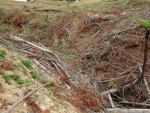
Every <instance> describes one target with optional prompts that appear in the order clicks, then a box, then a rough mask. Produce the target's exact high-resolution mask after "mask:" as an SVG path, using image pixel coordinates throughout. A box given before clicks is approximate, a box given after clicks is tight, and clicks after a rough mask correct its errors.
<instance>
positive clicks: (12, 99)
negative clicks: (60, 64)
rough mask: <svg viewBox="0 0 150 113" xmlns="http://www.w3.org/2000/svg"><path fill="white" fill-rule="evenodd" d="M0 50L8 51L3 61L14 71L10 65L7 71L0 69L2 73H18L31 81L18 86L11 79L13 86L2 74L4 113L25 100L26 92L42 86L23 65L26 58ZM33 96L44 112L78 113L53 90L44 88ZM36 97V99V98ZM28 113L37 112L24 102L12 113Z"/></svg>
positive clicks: (0, 111)
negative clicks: (47, 110) (56, 95)
mask: <svg viewBox="0 0 150 113" xmlns="http://www.w3.org/2000/svg"><path fill="white" fill-rule="evenodd" d="M0 50H5V51H6V55H5V60H3V61H7V62H10V63H12V69H8V67H9V66H10V65H9V66H7V67H5V69H1V68H0V71H3V75H10V74H14V73H16V74H18V75H20V78H21V79H23V80H24V81H26V80H28V81H29V84H21V85H18V84H17V83H16V81H14V80H12V79H11V85H8V83H6V82H5V80H4V79H3V75H1V74H0V84H1V85H2V86H1V87H0V91H1V92H0V113H4V112H5V111H6V110H7V109H8V108H9V107H10V106H12V105H13V104H14V103H16V102H17V101H18V100H20V99H21V98H23V96H24V93H25V92H26V91H29V90H33V89H35V88H37V87H39V86H41V85H42V84H41V83H40V82H39V81H37V80H35V79H33V78H32V77H31V74H30V72H31V70H30V69H28V68H27V67H25V66H24V65H23V64H22V63H21V60H26V58H25V57H24V56H22V55H21V54H20V53H18V52H16V51H13V50H10V49H6V47H4V46H3V45H0ZM2 64H3V63H2V60H0V65H2ZM5 64H6V63H5ZM32 66H33V69H32V70H34V71H36V72H37V73H38V74H40V75H41V76H44V77H45V78H47V79H48V80H51V81H55V79H54V78H53V76H52V75H51V74H48V73H47V72H45V71H44V70H42V69H40V68H38V67H37V65H36V64H35V63H34V62H33V63H32ZM4 73H5V74H4ZM32 95H33V98H32V100H33V102H35V103H36V104H37V105H38V106H39V107H40V108H41V109H42V110H43V111H44V110H45V109H49V110H50V112H51V113H68V112H71V113H77V111H76V109H75V107H73V106H72V105H71V104H70V103H68V102H66V101H65V100H64V99H61V98H56V97H54V95H53V90H52V89H51V90H50V89H49V90H48V89H47V88H45V87H43V88H41V89H39V90H38V91H36V92H34V93H33V94H32ZM34 96H35V97H36V98H34ZM62 98H63V97H62ZM35 110H36V108H35ZM27 112H30V113H33V112H35V111H34V109H33V108H32V107H31V106H30V105H28V103H27V102H25V101H23V102H22V103H20V104H19V105H18V106H17V107H15V109H14V110H13V111H12V112H11V113H27ZM43 113H48V112H43Z"/></svg>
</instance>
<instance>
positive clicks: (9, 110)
mask: <svg viewBox="0 0 150 113" xmlns="http://www.w3.org/2000/svg"><path fill="white" fill-rule="evenodd" d="M48 84H50V83H46V84H43V85H41V86H40V87H38V88H36V89H34V90H33V91H31V92H30V93H28V94H27V95H25V96H24V97H23V98H21V99H20V100H19V101H18V102H16V103H15V104H14V105H12V106H11V107H10V108H9V109H7V111H6V112H5V113H10V112H11V111H12V110H13V109H14V108H15V107H16V106H17V105H18V104H19V103H21V102H22V101H23V100H25V99H26V98H27V97H28V96H30V95H31V94H32V93H33V92H35V91H37V90H38V89H40V88H42V87H44V86H45V85H48Z"/></svg>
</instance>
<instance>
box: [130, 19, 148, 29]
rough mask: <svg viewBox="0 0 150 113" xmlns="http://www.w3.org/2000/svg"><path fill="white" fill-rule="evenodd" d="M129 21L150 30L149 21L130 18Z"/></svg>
mask: <svg viewBox="0 0 150 113" xmlns="http://www.w3.org/2000/svg"><path fill="white" fill-rule="evenodd" d="M131 19H134V20H136V22H137V23H138V24H140V25H141V26H143V27H144V28H146V29H149V28H150V20H143V19H138V18H131Z"/></svg>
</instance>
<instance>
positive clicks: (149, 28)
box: [132, 18, 150, 82]
mask: <svg viewBox="0 0 150 113" xmlns="http://www.w3.org/2000/svg"><path fill="white" fill-rule="evenodd" d="M132 19H134V20H135V21H136V22H137V23H138V24H140V25H141V26H142V27H144V28H145V30H146V33H145V36H144V38H145V48H144V59H143V67H142V73H141V76H140V77H139V80H138V81H139V82H141V81H143V80H144V77H145V75H144V73H145V67H146V62H147V53H148V39H149V35H150V20H143V19H138V18H132Z"/></svg>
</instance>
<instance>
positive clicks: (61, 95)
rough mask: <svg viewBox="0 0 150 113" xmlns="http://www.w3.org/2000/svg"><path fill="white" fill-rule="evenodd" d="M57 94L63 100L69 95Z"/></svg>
mask: <svg viewBox="0 0 150 113" xmlns="http://www.w3.org/2000/svg"><path fill="white" fill-rule="evenodd" d="M56 94H58V95H59V96H60V97H61V98H62V97H63V98H67V95H64V94H62V93H60V92H57V93H56Z"/></svg>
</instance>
